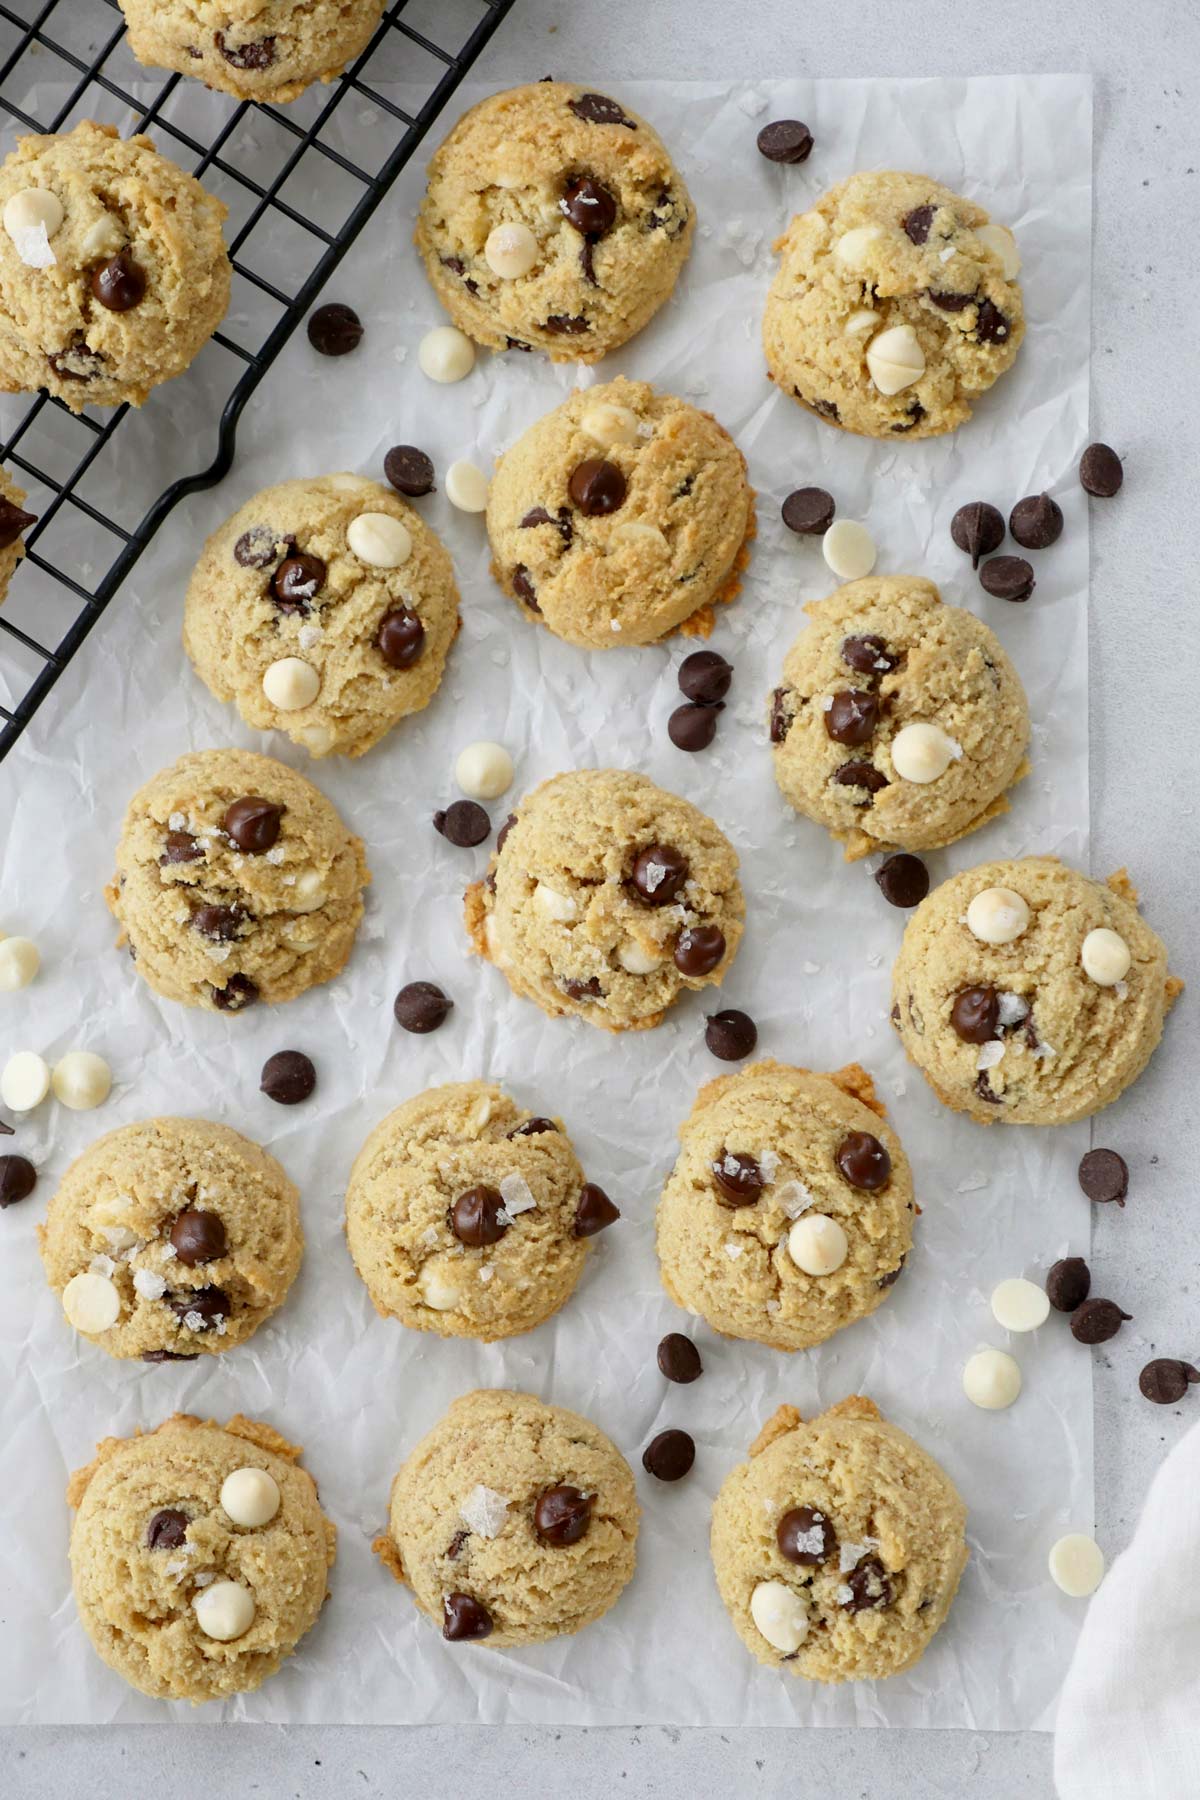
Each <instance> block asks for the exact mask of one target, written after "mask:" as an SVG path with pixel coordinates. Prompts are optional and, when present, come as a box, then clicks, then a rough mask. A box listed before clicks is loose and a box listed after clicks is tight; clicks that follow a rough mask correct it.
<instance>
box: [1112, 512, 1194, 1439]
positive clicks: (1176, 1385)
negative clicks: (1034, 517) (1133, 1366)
mask: <svg viewBox="0 0 1200 1800" xmlns="http://www.w3.org/2000/svg"><path fill="white" fill-rule="evenodd" d="M1113 492H1114V493H1115V492H1116V489H1115V488H1114V490H1113ZM1193 1381H1200V1369H1196V1368H1193V1367H1192V1365H1191V1363H1185V1362H1176V1361H1175V1359H1174V1357H1171V1356H1156V1357H1155V1359H1154V1361H1153V1362H1148V1363H1147V1364H1146V1366H1145V1368H1144V1369H1143V1370H1142V1372H1141V1374H1140V1375H1139V1376H1138V1387H1139V1388H1140V1389H1141V1390H1142V1393H1143V1394H1144V1395H1145V1396H1146V1399H1147V1400H1153V1401H1154V1403H1155V1405H1156V1406H1174V1404H1175V1402H1176V1401H1177V1400H1182V1399H1183V1396H1184V1395H1185V1394H1186V1393H1187V1391H1188V1387H1189V1385H1190V1384H1191V1383H1192V1382H1193Z"/></svg>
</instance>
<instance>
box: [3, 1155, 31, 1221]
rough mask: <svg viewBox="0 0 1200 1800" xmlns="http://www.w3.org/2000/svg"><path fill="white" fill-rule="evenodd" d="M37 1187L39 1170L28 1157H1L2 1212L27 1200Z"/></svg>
mask: <svg viewBox="0 0 1200 1800" xmlns="http://www.w3.org/2000/svg"><path fill="white" fill-rule="evenodd" d="M36 1186H37V1170H36V1169H35V1168H34V1166H33V1164H32V1163H31V1162H30V1161H29V1158H28V1157H27V1156H0V1210H2V1209H3V1208H4V1207H6V1206H15V1205H16V1204H17V1202H18V1200H27V1199H28V1198H29V1196H30V1194H32V1192H33V1190H34V1188H35V1187H36Z"/></svg>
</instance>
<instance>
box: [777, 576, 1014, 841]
mask: <svg viewBox="0 0 1200 1800" xmlns="http://www.w3.org/2000/svg"><path fill="white" fill-rule="evenodd" d="M804 610H805V612H806V613H807V614H808V616H809V618H810V620H811V621H812V623H811V624H810V625H809V626H808V628H807V629H806V630H804V631H802V632H801V633H800V636H799V637H798V638H797V639H796V641H795V643H794V644H793V645H792V647H791V649H790V650H789V651H788V654H787V659H786V661H785V662H784V665H783V682H782V684H781V685H780V686H779V687H777V688H776V689H775V692H774V693H773V695H772V697H771V710H770V736H771V743H772V745H773V747H774V760H775V779H776V781H777V782H778V784H779V788H780V791H781V793H782V794H783V796H784V798H785V799H786V800H787V801H788V802H789V803H790V804H791V805H792V806H794V807H795V808H796V810H797V812H801V813H804V814H805V815H806V816H807V817H808V818H810V819H815V820H816V821H817V823H818V824H820V825H824V826H825V827H826V828H827V829H828V830H829V831H831V832H832V833H833V835H834V836H835V837H837V838H840V839H841V841H842V842H843V843H844V844H845V846H846V854H847V856H849V857H856V856H865V855H866V854H867V853H868V852H869V851H872V850H878V849H883V848H887V847H890V846H896V845H899V846H901V847H902V848H904V849H906V850H926V849H932V848H934V847H935V846H936V845H939V844H949V843H953V842H954V840H955V839H956V838H960V837H964V836H965V835H966V833H967V832H969V831H974V830H975V829H976V828H977V827H978V826H980V825H982V824H984V823H985V822H986V820H988V819H990V818H994V817H995V815H996V814H997V813H999V812H1004V811H1006V810H1007V804H1008V803H1007V801H1006V800H1005V799H1004V793H1005V790H1006V788H1008V787H1010V786H1011V785H1012V784H1013V782H1014V781H1017V780H1018V779H1019V778H1020V777H1021V776H1022V775H1023V774H1025V773H1026V772H1027V770H1028V767H1029V765H1028V762H1027V760H1026V756H1025V752H1026V748H1027V746H1028V743H1029V708H1028V705H1027V703H1026V700H1025V692H1024V689H1023V688H1022V686H1021V681H1020V677H1019V676H1018V675H1017V672H1016V670H1015V669H1014V667H1013V665H1012V663H1011V662H1010V661H1009V659H1008V657H1007V655H1006V654H1005V652H1004V650H1003V649H1002V648H1001V646H1000V642H999V640H998V639H997V637H996V636H995V634H994V632H992V631H991V630H989V628H988V627H987V626H986V625H985V624H984V623H983V621H982V619H978V618H976V616H975V614H974V613H971V612H966V611H964V609H963V608H961V607H958V606H945V605H943V604H942V598H941V595H940V594H939V593H938V590H937V588H936V587H934V585H933V583H932V582H931V581H925V580H923V579H922V578H921V577H920V576H919V575H882V576H879V575H872V576H868V577H867V578H866V579H865V580H863V581H851V582H848V583H847V584H846V586H845V587H840V588H838V589H837V590H836V592H834V593H832V594H831V595H830V596H829V597H828V599H826V600H814V601H810V603H809V604H808V605H807V606H806V607H805V608H804Z"/></svg>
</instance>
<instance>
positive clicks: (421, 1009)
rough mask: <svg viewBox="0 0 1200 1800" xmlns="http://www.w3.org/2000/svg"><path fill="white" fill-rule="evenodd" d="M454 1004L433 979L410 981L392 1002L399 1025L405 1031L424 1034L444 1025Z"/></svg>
mask: <svg viewBox="0 0 1200 1800" xmlns="http://www.w3.org/2000/svg"><path fill="white" fill-rule="evenodd" d="M453 1006H454V1002H453V1000H450V999H448V998H447V997H446V995H445V994H444V993H443V992H442V990H441V988H440V987H437V986H436V985H435V984H434V983H433V982H432V981H410V982H409V984H408V986H407V987H402V988H401V989H400V992H399V993H398V994H397V995H396V998H395V1000H394V1001H393V1003H392V1011H393V1012H394V1013H395V1015H396V1023H397V1025H403V1027H404V1029H405V1031H414V1032H417V1033H418V1034H423V1033H425V1032H427V1031H436V1030H437V1028H438V1026H439V1025H444V1024H445V1022H446V1019H447V1018H448V1016H449V1014H450V1012H451V1009H452V1008H453Z"/></svg>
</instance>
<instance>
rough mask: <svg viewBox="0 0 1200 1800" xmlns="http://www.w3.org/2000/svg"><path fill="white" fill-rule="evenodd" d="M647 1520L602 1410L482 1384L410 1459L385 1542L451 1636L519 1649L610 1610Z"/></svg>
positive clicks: (387, 1557) (380, 1544)
mask: <svg viewBox="0 0 1200 1800" xmlns="http://www.w3.org/2000/svg"><path fill="white" fill-rule="evenodd" d="M637 1531H638V1503H637V1490H636V1488H635V1485H634V1479H633V1471H632V1470H631V1469H630V1467H629V1464H628V1463H627V1462H626V1461H625V1458H624V1457H623V1456H622V1455H621V1453H620V1451H619V1450H618V1449H617V1447H616V1445H615V1444H613V1443H612V1442H611V1441H610V1439H608V1438H607V1437H605V1435H604V1433H603V1432H602V1431H600V1430H599V1429H598V1428H597V1427H596V1426H595V1425H593V1424H592V1423H591V1421H590V1420H589V1419H585V1418H582V1417H581V1416H580V1415H579V1414H578V1413H574V1412H568V1411H567V1410H566V1408H565V1407H561V1406H548V1405H547V1404H546V1403H545V1402H544V1401H542V1400H538V1399H535V1397H534V1396H533V1395H532V1394H516V1393H511V1392H509V1391H507V1390H506V1389H503V1388H495V1389H479V1390H478V1391H477V1392H475V1393H473V1394H464V1395H463V1396H462V1398H461V1399H459V1400H456V1401H455V1402H454V1404H453V1405H452V1406H451V1408H450V1410H449V1412H448V1413H447V1414H446V1416H445V1418H443V1419H442V1420H441V1422H440V1423H439V1424H437V1425H435V1426H434V1428H433V1430H432V1431H431V1432H430V1433H429V1434H428V1436H427V1437H425V1438H423V1439H422V1440H421V1442H420V1443H419V1444H418V1445H417V1447H416V1449H415V1450H413V1452H412V1454H411V1455H410V1456H409V1457H408V1459H407V1461H406V1462H405V1464H404V1466H403V1468H402V1469H401V1470H400V1473H399V1474H398V1475H397V1477H396V1479H395V1481H394V1482H393V1484H392V1500H391V1511H390V1516H389V1523H388V1531H387V1534H386V1535H385V1536H384V1537H381V1538H379V1539H377V1540H376V1544H375V1549H376V1551H377V1552H378V1554H379V1555H380V1557H381V1558H382V1560H383V1561H384V1562H385V1563H386V1564H387V1566H388V1567H389V1568H390V1569H391V1571H392V1573H393V1574H394V1575H395V1576H396V1578H397V1580H399V1581H403V1582H407V1584H408V1586H409V1587H410V1588H411V1589H412V1593H413V1599H414V1600H415V1601H416V1603H417V1605H418V1606H419V1607H420V1609H421V1611H422V1612H423V1613H425V1614H426V1616H427V1617H428V1618H430V1619H432V1620H434V1622H435V1623H436V1624H438V1625H440V1626H441V1628H442V1634H443V1636H445V1637H447V1638H449V1639H451V1640H452V1641H454V1642H465V1641H469V1640H471V1639H484V1638H486V1640H487V1642H488V1644H490V1645H491V1646H492V1647H493V1648H495V1649H506V1648H509V1647H512V1646H516V1645H521V1644H538V1643H542V1642H543V1641H544V1640H545V1639H547V1638H554V1637H563V1636H566V1635H567V1634H568V1633H569V1632H573V1631H579V1630H580V1629H581V1628H582V1627H583V1626H584V1625H590V1624H591V1623H592V1621H593V1620H594V1619H598V1618H600V1616H601V1615H602V1614H603V1613H606V1612H607V1611H608V1610H609V1608H610V1607H611V1606H612V1605H614V1603H615V1602H616V1600H617V1598H618V1596H619V1595H620V1593H621V1590H622V1588H623V1587H624V1586H625V1584H626V1582H627V1581H628V1580H629V1578H630V1576H631V1575H632V1574H633V1568H634V1563H635V1561H636V1556H637Z"/></svg>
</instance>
